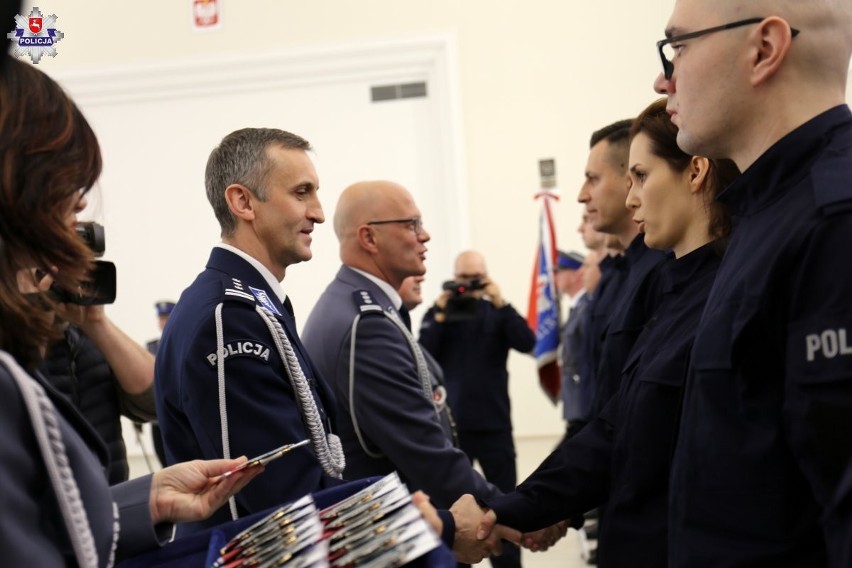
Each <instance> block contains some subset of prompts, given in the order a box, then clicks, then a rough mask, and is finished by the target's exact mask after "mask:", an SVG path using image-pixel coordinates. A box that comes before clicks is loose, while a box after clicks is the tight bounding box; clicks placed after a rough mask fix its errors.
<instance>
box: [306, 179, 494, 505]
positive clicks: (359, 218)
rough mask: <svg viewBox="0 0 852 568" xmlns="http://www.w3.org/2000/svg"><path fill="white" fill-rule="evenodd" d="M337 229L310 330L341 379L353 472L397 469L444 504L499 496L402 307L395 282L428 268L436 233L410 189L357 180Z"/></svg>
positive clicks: (314, 353)
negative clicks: (465, 442)
mask: <svg viewBox="0 0 852 568" xmlns="http://www.w3.org/2000/svg"><path fill="white" fill-rule="evenodd" d="M334 229H335V233H336V234H337V237H338V240H339V241H340V257H341V260H342V261H343V266H342V267H341V268H340V270H339V271H338V273H337V275H336V276H335V278H334V280H333V281H332V282H331V283H330V284H329V285H328V287H327V288H326V290H325V291H324V292H323V294H322V295H321V296H320V298H319V300H318V301H317V303H316V305H315V307H314V309H313V311H312V312H311V314H310V316H309V317H308V321H307V322H306V323H305V328H304V339H305V345H306V346H307V348H308V351H309V352H310V354H311V358H312V360H313V361H314V362H315V363H316V365H317V367H318V368H319V370H320V373H321V375H322V376H323V377H326V378H327V379H328V380H329V381H330V382H331V383H332V384H333V385H334V388H335V394H336V395H337V400H338V404H339V406H338V423H339V428H340V436H341V440H342V442H343V448H344V450H345V453H346V460H347V475H348V476H354V477H362V476H370V475H384V474H387V473H389V472H391V471H394V470H397V471H398V472H399V474H400V476H401V477H402V478H403V480H404V481H405V482H406V484H407V485H408V487H409V488H410V489H411V490H415V489H422V490H424V491H425V492H426V493H427V494H428V495H429V496H430V497H431V498H432V501H433V502H434V503H435V505H436V506H438V507H443V508H447V507H449V506H450V505H451V504H452V503H453V502H454V501H455V500H456V499H458V498H459V497H460V496H461V495H462V494H464V493H472V494H474V495H476V496H479V497H487V496H490V495H494V494H495V492H496V491H497V490H496V488H495V487H493V486H492V485H491V484H489V483H488V482H486V481H485V480H484V479H483V478H482V476H481V475H479V473H477V472H476V471H475V470H474V469H473V468H472V466H471V464H470V462H469V461H468V459H467V456H466V455H465V454H464V453H463V452H462V451H460V450H459V449H457V448H455V447H454V445H453V440H452V437H451V435H450V433H448V432H447V431H446V430H445V429H444V427H442V419H441V413H442V404H440V403H439V401H436V400H435V396H434V393H435V392H436V390H437V388H438V384H437V382H436V381H435V380H434V378H433V377H432V376H431V375H430V374H429V372H428V365H427V364H426V361H425V359H424V357H423V355H422V351H421V349H420V347H419V346H418V345H417V342H416V341H414V340H413V338H411V335H410V333H409V332H408V330H407V328H406V325H405V324H404V323H403V320H402V318H401V316H400V308H401V307H402V299H401V298H400V296H399V293H398V292H397V290H398V289H399V287H400V285H401V284H402V281H403V280H404V279H405V278H406V277H408V276H411V275H416V274H423V273H424V272H425V270H426V267H425V266H424V264H423V261H424V259H425V255H426V242H427V241H428V240H429V238H430V237H429V233H428V232H427V231H426V229H425V228H424V227H423V225H422V221H421V218H420V211H419V209H418V208H417V206H416V204H415V203H414V200H413V198H412V197H411V194H410V193H409V192H408V191H407V190H406V189H405V188H403V187H402V186H400V185H398V184H395V183H392V182H387V181H376V182H361V183H356V184H354V185H352V186H349V187H348V188H346V189H345V190H344V191H343V193H342V194H341V196H340V199H339V201H338V204H337V208H336V209H335V217H334Z"/></svg>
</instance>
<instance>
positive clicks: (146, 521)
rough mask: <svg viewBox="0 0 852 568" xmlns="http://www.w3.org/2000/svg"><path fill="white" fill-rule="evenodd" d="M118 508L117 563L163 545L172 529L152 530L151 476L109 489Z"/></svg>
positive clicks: (165, 525)
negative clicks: (118, 560)
mask: <svg viewBox="0 0 852 568" xmlns="http://www.w3.org/2000/svg"><path fill="white" fill-rule="evenodd" d="M110 492H111V493H112V498H113V501H115V503H116V505H117V506H118V515H119V524H120V527H121V532H120V533H119V537H118V550H117V551H116V557H117V558H118V559H122V558H130V557H132V556H136V555H137V554H140V553H142V552H145V551H147V550H151V549H154V548H157V547H160V546H163V545H164V544H166V543H167V542H168V541H169V539H170V538H171V535H172V529H173V527H174V525H172V524H169V523H163V524H160V525H157V526H154V523H153V521H152V519H151V504H150V502H151V475H146V476H143V477H138V478H136V479H132V480H130V481H125V482H124V483H120V484H118V485H113V486H112V487H110Z"/></svg>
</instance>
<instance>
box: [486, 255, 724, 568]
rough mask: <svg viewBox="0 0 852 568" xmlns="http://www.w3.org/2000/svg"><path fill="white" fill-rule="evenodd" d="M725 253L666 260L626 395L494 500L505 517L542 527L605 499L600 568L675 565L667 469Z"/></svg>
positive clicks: (630, 366)
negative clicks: (670, 558)
mask: <svg viewBox="0 0 852 568" xmlns="http://www.w3.org/2000/svg"><path fill="white" fill-rule="evenodd" d="M720 258H721V257H720V253H719V251H718V249H717V247H716V244H715V243H711V244H708V245H705V246H703V247H701V248H699V249H697V250H695V251H693V252H691V253H690V254H688V255H686V256H684V257H683V258H680V259H677V260H675V259H674V258H673V257H671V258H669V260H667V261H664V263H663V264H662V265H661V269H660V271H659V276H660V278H659V282H660V291H661V298H660V305H659V307H658V309H657V311H656V312H655V313H654V315H653V317H652V318H651V320H650V321H649V322H648V323H647V324H646V325H645V326H644V327H643V330H642V332H641V334H640V335H639V337H638V339H637V340H636V342H635V345H634V348H633V350H632V351H631V353H630V355H629V357H628V358H627V360H626V366H625V372H624V374H623V377H622V380H621V382H620V387H619V390H618V392H617V393H616V395H615V396H613V397H612V399H611V400H610V403H609V404H608V405H607V407H606V408H605V409H604V410H603V412H602V413H601V414H600V415H599V416H598V417H597V418H596V419H595V420H593V421H592V422H590V423H589V424H588V425H587V426H586V427H585V428H584V429H583V430H582V431H581V432H580V433H579V434H577V435H576V436H574V437H572V438H569V439H568V440H566V441H564V442H563V443H562V444H561V445H560V446H559V447H558V448H557V449H556V450H555V451H554V453H552V454H551V455H550V456H549V457H548V458H547V459H546V460H545V461H544V462H543V463H542V465H540V466H539V468H538V469H537V470H536V471H535V472H534V473H533V474H532V475H531V476H530V477H529V478H528V479H527V480H526V481H524V482H523V483H521V484H520V485H519V486H518V490H517V491H516V492H514V493H511V494H509V495H506V496H505V497H502V498H496V499H493V500H491V501H489V503H488V504H489V505H490V506H491V507H492V508H493V509H494V510H495V511H496V513H497V519H498V521H499V522H500V523H503V524H507V525H509V526H512V527H515V528H518V529H520V530H524V531H528V530H535V529H539V528H542V527H544V526H548V525H551V524H553V523H555V522H557V521H559V520H562V519H566V518H570V517H575V516H578V515H582V514H583V513H584V512H585V511H587V510H589V509H591V508H593V507H595V506H598V505H601V504H602V503H603V502H604V501H606V505H605V509H604V511H603V512H604V515H603V519H605V521H606V522H603V523H601V525H600V531H601V532H600V537H599V538H600V539H601V542H605V543H606V544H605V545H604V546H601V547H600V549H599V552H598V564H599V566H603V567H614V566H619V567H620V566H623V567H633V566H654V567H660V566H665V565H666V557H667V538H666V537H667V532H666V528H667V516H668V515H667V492H668V471H669V464H670V463H671V455H672V451H673V448H674V440H675V436H676V433H677V424H678V415H679V411H680V403H681V392H682V386H683V383H684V381H685V379H686V370H687V366H688V365H687V363H688V359H689V353H690V349H691V348H692V343H693V339H694V337H695V335H694V333H695V327H696V324H697V323H698V320H699V318H700V317H701V311H702V308H703V306H704V302H705V301H706V300H707V295H708V294H709V291H710V287H711V286H712V283H713V279H714V276H715V274H716V270H717V268H718V266H719V263H720Z"/></svg>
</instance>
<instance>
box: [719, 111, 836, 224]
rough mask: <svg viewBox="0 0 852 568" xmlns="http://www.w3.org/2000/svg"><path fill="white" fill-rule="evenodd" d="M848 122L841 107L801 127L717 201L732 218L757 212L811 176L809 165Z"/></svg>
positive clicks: (775, 146) (782, 140) (779, 142)
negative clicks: (727, 210) (839, 127)
mask: <svg viewBox="0 0 852 568" xmlns="http://www.w3.org/2000/svg"><path fill="white" fill-rule="evenodd" d="M850 119H852V113H850V111H849V107H848V106H846V105H845V104H844V105H839V106H836V107H834V108H831V109H829V110H827V111H825V112H824V113H822V114H820V115H817V116H816V117H814V118H812V119H811V120H809V121H808V122H806V123H804V124H802V125H801V126H799V127H798V128H796V129H795V130H793V131H792V132H790V133H789V134H787V135H786V136H784V137H783V138H781V139H780V140H779V141H778V142H776V143H775V144H773V145H772V146H771V147H770V148H769V149H768V150H767V151H766V152H764V153H763V154H762V155H761V156H760V157H759V158H758V159H757V160H756V161H755V162H754V163H753V164H752V165H751V166H750V167H749V168H748V169H747V170H746V171H745V172H743V175H741V176H740V177H739V178H737V180H735V181H734V182H733V183H732V184H731V185H729V186H728V187H727V188H726V189H725V190H724V191H722V193H720V194H719V197H718V198H717V199H718V200H719V201H721V202H722V203H724V204H726V205H727V206H728V207H730V208H731V212H732V213H733V214H734V215H735V216H748V215H752V214H754V213H757V212H758V211H760V210H761V209H763V208H764V207H766V206H767V205H769V204H770V203H772V202H773V201H774V200H775V199H777V198H778V197H779V196H781V195H783V194H784V193H785V192H786V191H787V190H789V189H790V188H792V187H795V186H796V184H797V183H799V182H800V181H801V180H802V178H804V177H806V176H808V175H809V174H810V167H809V166H810V164H811V163H813V161H814V160H815V159H816V158H817V157H818V156H819V154H820V150H821V149H822V148H823V147H824V146H825V144H826V143H827V142H829V141H830V140H831V137H832V134H833V131H834V129H835V128H836V127H838V126H841V125H843V124H845V123H848V122H849V121H850Z"/></svg>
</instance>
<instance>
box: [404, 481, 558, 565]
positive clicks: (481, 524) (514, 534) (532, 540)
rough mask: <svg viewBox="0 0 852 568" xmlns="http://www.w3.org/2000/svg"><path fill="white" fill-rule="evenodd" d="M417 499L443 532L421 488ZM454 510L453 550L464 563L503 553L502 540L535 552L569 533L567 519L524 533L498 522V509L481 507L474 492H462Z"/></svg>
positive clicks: (418, 504) (417, 502)
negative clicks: (495, 511)
mask: <svg viewBox="0 0 852 568" xmlns="http://www.w3.org/2000/svg"><path fill="white" fill-rule="evenodd" d="M413 500H414V503H415V504H416V505H417V506H418V508H419V509H420V511H421V513H423V516H424V517H426V520H427V521H429V522H430V524H431V525H432V527H433V528H434V529H435V530H436V531H437V532H438V534H440V533H441V529H442V524H441V520H440V518H439V516H438V514H437V511H436V510H435V508H434V507H432V505H431V504H430V503H429V498H428V497H427V496H426V495H425V494H423V493H422V492H417V493H416V494H415V495H414V496H413ZM450 513H452V515H453V520H454V521H455V524H456V531H455V540H454V542H453V554H454V555H455V557H456V560H457V561H458V562H461V563H464V564H476V563H478V562H481V561H482V560H483V559H485V558H488V557H489V556H500V554H502V552H503V545H502V544H501V540H506V541H508V542H511V543H513V544H515V545H517V546H523V547H524V548H526V549H528V550H530V551H532V552H539V551H542V552H543V551H545V550H547V549H548V548H550V547H551V546H553V545H554V544H556V542H557V541H559V539H560V538H562V537H563V536H565V533H566V532H568V526H569V525H568V522H567V521H560V522H559V523H556V524H555V525H552V526H549V527H547V528H543V529H540V530H537V531H535V532H531V533H521V532H520V531H518V530H515V529H513V528H510V527H507V526H504V525H501V524H498V523H497V515H495V514H494V511H491V510H486V509H483V508H481V507H480V506H479V505H478V504H477V502H476V499H474V497H473V495H470V494H467V495H462V496H461V497H460V498H459V499H458V500H457V501H456V502H455V503H453V506H452V507H450Z"/></svg>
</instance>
